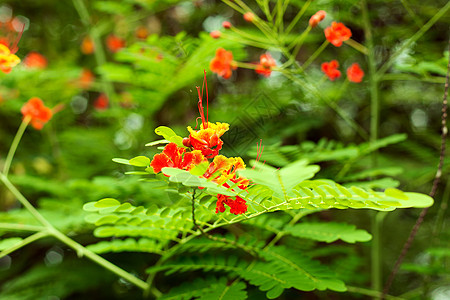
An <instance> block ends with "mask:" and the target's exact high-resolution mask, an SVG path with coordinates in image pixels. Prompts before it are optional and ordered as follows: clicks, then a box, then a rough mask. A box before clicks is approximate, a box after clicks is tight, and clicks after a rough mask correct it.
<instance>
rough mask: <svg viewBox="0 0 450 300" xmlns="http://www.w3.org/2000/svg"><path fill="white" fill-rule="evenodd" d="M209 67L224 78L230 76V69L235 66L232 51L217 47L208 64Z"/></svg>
mask: <svg viewBox="0 0 450 300" xmlns="http://www.w3.org/2000/svg"><path fill="white" fill-rule="evenodd" d="M209 68H210V69H211V71H213V72H214V73H217V75H219V76H222V77H223V78H225V79H228V78H230V77H231V74H232V70H236V68H237V66H236V63H235V62H234V61H233V53H232V52H231V51H227V50H225V49H223V48H219V49H217V51H216V56H215V57H214V58H213V60H212V61H211V63H210V64H209Z"/></svg>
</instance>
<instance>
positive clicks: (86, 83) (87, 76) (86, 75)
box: [79, 69, 95, 89]
mask: <svg viewBox="0 0 450 300" xmlns="http://www.w3.org/2000/svg"><path fill="white" fill-rule="evenodd" d="M94 78H95V76H94V74H93V73H92V72H91V71H90V70H88V69H83V71H81V76H80V79H79V80H80V81H79V84H80V87H81V88H82V89H88V88H90V87H91V84H92V82H93V81H94Z"/></svg>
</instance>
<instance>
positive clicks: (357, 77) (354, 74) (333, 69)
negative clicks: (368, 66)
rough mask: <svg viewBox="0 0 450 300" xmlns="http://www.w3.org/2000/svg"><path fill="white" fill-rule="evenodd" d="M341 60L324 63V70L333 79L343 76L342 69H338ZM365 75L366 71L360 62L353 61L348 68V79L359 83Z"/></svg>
mask: <svg viewBox="0 0 450 300" xmlns="http://www.w3.org/2000/svg"><path fill="white" fill-rule="evenodd" d="M338 68H339V62H338V61H337V60H335V59H334V60H332V61H330V62H324V63H322V72H323V73H324V74H325V75H326V76H327V77H328V78H329V79H330V80H331V81H334V80H335V79H337V78H340V77H341V71H339V70H338ZM363 77H364V71H363V70H362V69H361V67H360V66H359V64H358V63H353V64H352V65H351V66H350V67H349V68H348V69H347V79H348V80H349V81H351V82H354V83H359V82H361V81H362V79H363Z"/></svg>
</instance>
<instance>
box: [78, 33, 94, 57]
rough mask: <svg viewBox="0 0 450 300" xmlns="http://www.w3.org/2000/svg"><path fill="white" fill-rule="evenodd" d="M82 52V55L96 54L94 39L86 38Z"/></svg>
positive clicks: (81, 47)
mask: <svg viewBox="0 0 450 300" xmlns="http://www.w3.org/2000/svg"><path fill="white" fill-rule="evenodd" d="M80 50H81V53H83V54H86V55H89V54H92V53H94V51H95V47H94V42H93V41H92V39H91V38H90V37H88V36H86V37H84V39H83V41H82V42H81V45H80Z"/></svg>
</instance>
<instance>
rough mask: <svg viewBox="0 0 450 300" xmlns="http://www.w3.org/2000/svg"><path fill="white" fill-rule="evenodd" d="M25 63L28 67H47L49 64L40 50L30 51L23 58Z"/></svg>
mask: <svg viewBox="0 0 450 300" xmlns="http://www.w3.org/2000/svg"><path fill="white" fill-rule="evenodd" d="M23 63H24V64H25V66H26V67H27V68H36V69H45V68H46V67H47V65H48V62H47V59H46V58H45V56H43V55H42V54H40V53H38V52H30V53H28V55H27V56H25V58H24V59H23Z"/></svg>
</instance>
